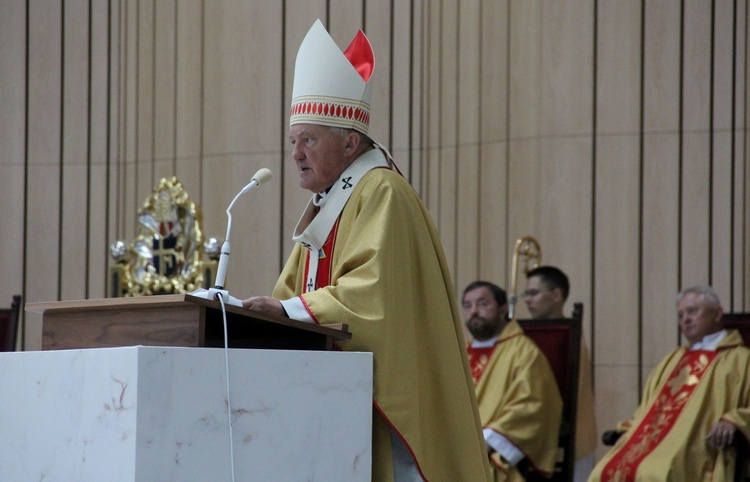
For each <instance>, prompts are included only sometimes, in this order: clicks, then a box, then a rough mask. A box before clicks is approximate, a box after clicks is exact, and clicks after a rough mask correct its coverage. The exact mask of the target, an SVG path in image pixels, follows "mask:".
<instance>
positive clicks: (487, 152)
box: [477, 0, 515, 290]
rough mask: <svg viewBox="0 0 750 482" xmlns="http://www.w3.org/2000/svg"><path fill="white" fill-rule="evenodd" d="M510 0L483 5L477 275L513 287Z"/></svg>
mask: <svg viewBox="0 0 750 482" xmlns="http://www.w3.org/2000/svg"><path fill="white" fill-rule="evenodd" d="M509 29H510V24H509V20H508V2H507V1H505V0H503V1H498V2H484V3H482V5H481V14H480V31H481V38H480V44H479V53H480V61H481V68H480V69H479V70H480V75H481V77H480V79H479V82H480V89H481V91H480V102H479V105H478V106H477V109H478V112H479V148H480V152H479V170H478V178H479V207H478V209H479V225H478V227H477V236H478V238H479V239H478V242H479V249H478V256H479V267H478V277H479V278H481V279H485V280H488V281H493V282H495V283H497V284H498V285H500V286H502V287H504V288H505V289H506V290H510V288H511V280H510V259H511V257H510V251H511V250H512V249H513V247H514V245H515V240H509V239H508V236H507V219H508V198H507V192H508V175H507V173H508V156H507V149H508V122H507V120H508V99H507V94H508V78H509V73H508V30H509Z"/></svg>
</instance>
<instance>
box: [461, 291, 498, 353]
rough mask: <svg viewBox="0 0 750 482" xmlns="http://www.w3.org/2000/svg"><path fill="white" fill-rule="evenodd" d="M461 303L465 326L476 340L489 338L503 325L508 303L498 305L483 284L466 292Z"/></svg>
mask: <svg viewBox="0 0 750 482" xmlns="http://www.w3.org/2000/svg"><path fill="white" fill-rule="evenodd" d="M462 304H463V311H464V319H465V320H466V328H467V329H468V330H469V333H471V334H472V335H473V336H474V338H476V339H477V340H480V341H482V340H489V339H490V338H492V337H493V336H495V335H497V334H498V333H500V331H501V330H502V327H503V326H504V325H505V317H506V316H507V313H508V305H507V304H506V305H502V306H499V305H498V304H497V301H495V298H494V297H493V296H492V292H491V291H490V290H489V289H488V288H487V287H485V286H480V287H479V288H476V289H473V290H471V291H468V292H466V294H465V295H464V299H463V300H462Z"/></svg>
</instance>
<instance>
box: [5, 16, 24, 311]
mask: <svg viewBox="0 0 750 482" xmlns="http://www.w3.org/2000/svg"><path fill="white" fill-rule="evenodd" d="M26 36H27V31H26V3H25V2H0V45H2V46H3V47H2V48H0V79H2V89H0V146H2V149H0V173H1V174H0V205H2V206H3V210H2V213H3V214H2V224H3V229H0V246H3V249H2V250H0V274H2V275H3V279H4V282H3V283H0V304H3V305H9V304H10V302H11V299H12V296H13V295H14V294H22V292H23V289H24V286H25V278H26V274H25V273H24V269H23V267H24V252H25V240H24V224H25V220H24V212H25V209H26V206H25V195H26V192H25V184H24V179H25V169H26V163H25V156H26V148H25V139H26V135H27V133H26V131H25V126H26V115H27V112H26V105H25V103H26V92H27V78H26V61H27V55H26V52H27V44H26Z"/></svg>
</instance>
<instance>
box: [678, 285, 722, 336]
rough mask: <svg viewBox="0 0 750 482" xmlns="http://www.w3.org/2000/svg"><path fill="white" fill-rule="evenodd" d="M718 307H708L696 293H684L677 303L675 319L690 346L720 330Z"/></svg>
mask: <svg viewBox="0 0 750 482" xmlns="http://www.w3.org/2000/svg"><path fill="white" fill-rule="evenodd" d="M722 314H723V310H722V309H721V307H720V306H710V305H708V304H707V303H706V301H705V300H704V299H703V296H701V295H699V294H698V293H686V294H685V296H683V297H682V298H680V300H679V301H678V302H677V319H678V321H679V323H680V330H682V334H683V336H684V337H685V339H686V340H687V341H688V343H690V344H691V345H692V344H693V343H698V342H699V341H701V340H702V339H703V337H704V336H706V335H710V334H711V333H716V332H717V331H719V330H721V315H722Z"/></svg>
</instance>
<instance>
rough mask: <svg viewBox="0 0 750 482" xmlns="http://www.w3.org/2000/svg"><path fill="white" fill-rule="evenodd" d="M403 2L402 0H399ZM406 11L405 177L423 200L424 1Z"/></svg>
mask: <svg viewBox="0 0 750 482" xmlns="http://www.w3.org/2000/svg"><path fill="white" fill-rule="evenodd" d="M403 1H405V0H403ZM409 4H410V11H411V12H412V17H411V18H410V29H409V39H410V42H411V44H410V53H409V72H410V75H411V78H410V82H409V86H408V89H409V105H410V110H409V114H408V115H409V122H408V125H409V149H410V151H409V172H408V174H407V173H405V175H407V177H408V179H409V182H411V184H412V186H414V189H415V190H416V191H417V193H419V195H420V196H421V197H422V198H423V200H424V193H423V192H422V182H421V181H422V179H423V178H424V149H423V144H422V133H423V131H424V125H425V121H424V119H423V118H422V116H421V115H419V114H420V112H422V108H423V102H424V91H425V90H426V86H425V81H424V78H423V73H424V70H423V63H424V61H425V59H424V52H425V45H424V42H423V40H424V39H423V37H422V34H421V32H422V31H423V30H424V25H423V24H422V21H423V18H424V9H425V6H424V2H415V1H413V0H409Z"/></svg>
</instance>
